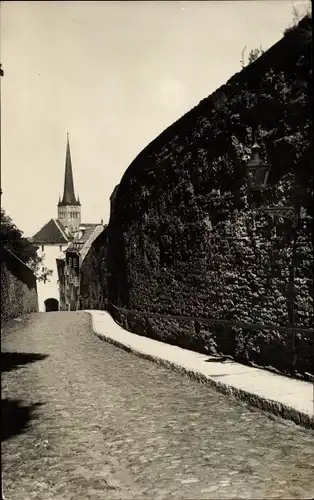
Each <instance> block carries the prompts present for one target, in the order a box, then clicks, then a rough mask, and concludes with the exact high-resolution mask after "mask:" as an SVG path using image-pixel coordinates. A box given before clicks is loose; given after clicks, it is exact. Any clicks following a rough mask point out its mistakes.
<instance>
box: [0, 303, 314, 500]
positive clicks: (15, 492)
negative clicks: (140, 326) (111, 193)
mask: <svg viewBox="0 0 314 500" xmlns="http://www.w3.org/2000/svg"><path fill="white" fill-rule="evenodd" d="M2 337H3V338H2V351H3V352H4V354H3V355H2V370H3V376H2V399H3V403H4V404H3V407H2V411H3V439H4V442H3V445H2V471H3V477H4V494H5V496H6V498H7V500H21V499H23V500H27V499H35V498H36V499H40V500H46V499H51V498H54V499H57V500H61V499H64V500H69V499H75V500H81V499H82V500H83V499H93V500H100V499H110V500H115V499H121V500H123V499H126V500H127V499H137V498H151V499H157V500H161V499H168V498H176V499H218V498H226V499H227V498H228V499H229V498H241V499H243V498H249V499H261V498H285V499H289V498H300V499H310V498H313V494H314V456H313V455H314V452H313V450H314V434H313V431H311V430H307V429H302V428H299V427H297V426H295V425H294V424H292V423H288V422H285V421H283V420H279V419H275V420H274V419H270V418H269V416H268V415H267V414H265V413H263V412H262V411H260V410H254V411H253V410H252V411H251V410H250V409H249V408H247V407H246V406H245V405H244V404H241V403H240V402H237V401H234V400H232V399H229V398H228V397H227V396H224V395H222V394H219V393H218V392H215V390H214V389H211V388H209V387H208V386H203V385H201V384H199V383H198V382H196V381H193V380H190V379H188V378H185V377H183V376H182V375H179V374H177V373H175V372H171V371H170V370H167V369H166V368H164V367H161V366H158V365H157V364H154V363H152V362H150V361H148V360H144V359H140V358H138V357H136V356H133V355H132V354H130V353H127V352H125V351H123V350H120V349H118V348H116V347H114V346H112V345H110V344H107V343H106V342H102V341H101V340H99V339H98V338H97V337H96V336H94V335H93V333H92V330H91V318H90V316H89V315H88V314H86V313H84V312H78V313H77V312H60V313H41V314H34V315H32V316H30V317H29V318H28V319H27V320H26V321H25V322H23V323H21V324H19V325H17V326H14V327H13V328H11V329H9V330H8V331H7V332H5V333H4V334H3V335H2ZM13 352H16V353H19V354H12V353H13ZM10 353H11V354H10ZM25 353H28V354H29V355H28V356H25ZM22 354H24V356H23V355H22ZM30 354H32V356H31V355H30ZM35 354H37V356H36V355H35ZM39 355H42V356H39ZM44 355H46V356H44ZM30 361H32V362H30ZM18 363H21V364H20V366H17V364H18ZM18 402H19V403H18ZM21 405H22V406H21ZM26 407H27V408H26ZM27 419H29V422H28V425H27Z"/></svg>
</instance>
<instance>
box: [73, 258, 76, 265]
mask: <svg viewBox="0 0 314 500" xmlns="http://www.w3.org/2000/svg"><path fill="white" fill-rule="evenodd" d="M73 266H74V267H77V259H76V258H74V259H73Z"/></svg>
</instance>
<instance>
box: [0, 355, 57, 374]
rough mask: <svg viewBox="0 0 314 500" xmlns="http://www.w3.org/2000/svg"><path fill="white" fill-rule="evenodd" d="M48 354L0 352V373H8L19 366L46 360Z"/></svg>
mask: <svg viewBox="0 0 314 500" xmlns="http://www.w3.org/2000/svg"><path fill="white" fill-rule="evenodd" d="M47 357H48V354H38V353H26V352H25V353H24V352H1V371H2V372H10V371H12V370H18V369H19V368H20V366H22V365H27V364H28V363H35V361H41V360H43V359H46V358H47Z"/></svg>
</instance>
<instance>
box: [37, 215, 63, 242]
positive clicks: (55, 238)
mask: <svg viewBox="0 0 314 500" xmlns="http://www.w3.org/2000/svg"><path fill="white" fill-rule="evenodd" d="M70 240H71V237H69V236H67V235H66V233H65V227H64V226H63V224H62V222H61V221H60V220H58V219H50V221H49V222H47V224H45V225H44V226H43V227H42V228H41V229H40V230H39V231H38V232H37V233H36V234H35V235H34V236H33V238H32V241H33V243H39V244H42V245H43V244H49V243H60V244H61V243H68V241H70Z"/></svg>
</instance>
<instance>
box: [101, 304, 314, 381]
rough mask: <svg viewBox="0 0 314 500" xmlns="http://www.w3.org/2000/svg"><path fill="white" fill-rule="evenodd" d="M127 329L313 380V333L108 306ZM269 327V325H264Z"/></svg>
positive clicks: (304, 330) (210, 353)
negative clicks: (212, 321)
mask: <svg viewBox="0 0 314 500" xmlns="http://www.w3.org/2000/svg"><path fill="white" fill-rule="evenodd" d="M107 310H108V312H110V314H111V315H112V317H113V318H114V320H115V321H116V322H117V323H118V324H120V325H121V326H122V327H123V328H124V329H125V330H128V331H130V332H132V333H137V334H138V335H143V336H146V337H150V338H153V339H155V340H159V341H162V342H166V343H168V344H172V345H178V346H180V347H182V348H185V349H190V350H193V351H196V352H200V353H203V354H209V355H227V356H230V357H232V358H233V359H234V360H235V361H237V362H240V363H243V364H247V365H251V366H260V367H263V368H267V369H270V370H272V371H277V372H280V373H283V374H285V375H291V376H293V377H296V378H302V379H305V380H310V381H314V368H313V367H314V332H313V330H310V329H303V331H302V329H299V331H298V330H296V331H295V332H294V331H292V330H291V329H289V328H288V327H287V330H286V331H285V328H284V327H279V329H278V330H274V329H270V328H268V329H266V328H264V329H261V328H260V329H257V328H253V326H252V328H249V326H247V327H246V328H242V327H238V326H237V327H234V326H230V325H228V322H226V324H208V323H207V321H206V320H205V321H202V319H197V318H194V319H189V318H188V317H187V318H180V317H175V316H174V317H173V318H171V316H170V315H158V314H151V313H142V312H141V313H140V312H136V311H128V310H126V309H122V308H117V307H115V306H113V305H112V304H108V305H107ZM265 326H266V325H265Z"/></svg>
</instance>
